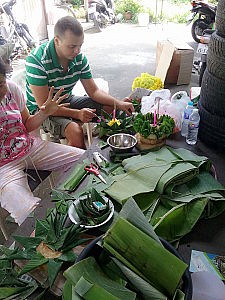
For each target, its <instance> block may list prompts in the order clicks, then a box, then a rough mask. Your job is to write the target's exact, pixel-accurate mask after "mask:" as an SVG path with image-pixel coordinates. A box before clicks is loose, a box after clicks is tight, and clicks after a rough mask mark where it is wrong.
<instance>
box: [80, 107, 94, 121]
mask: <svg viewBox="0 0 225 300" xmlns="http://www.w3.org/2000/svg"><path fill="white" fill-rule="evenodd" d="M95 112H96V109H91V108H82V109H81V110H80V111H79V113H78V116H79V119H80V120H81V121H82V122H83V123H88V122H91V120H92V119H93V118H94V117H96V116H97V115H96V114H95Z"/></svg>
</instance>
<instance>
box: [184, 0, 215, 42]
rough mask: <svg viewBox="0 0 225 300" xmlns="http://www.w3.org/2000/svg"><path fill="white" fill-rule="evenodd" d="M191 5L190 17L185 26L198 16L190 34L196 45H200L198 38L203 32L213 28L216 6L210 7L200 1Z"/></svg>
mask: <svg viewBox="0 0 225 300" xmlns="http://www.w3.org/2000/svg"><path fill="white" fill-rule="evenodd" d="M191 5H192V9H191V13H192V15H191V18H190V19H189V20H188V22H187V25H189V24H190V23H191V22H192V21H193V20H194V19H195V17H196V16H197V15H198V18H197V19H196V20H195V21H194V22H193V24H192V27H191V34H192V37H193V39H194V40H195V41H196V42H197V43H200V37H201V36H202V35H203V32H204V30H205V29H212V28H213V26H214V23H215V18H216V5H211V4H208V3H204V2H202V1H192V2H191Z"/></svg>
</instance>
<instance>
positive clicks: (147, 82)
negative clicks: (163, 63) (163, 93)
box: [132, 73, 163, 91]
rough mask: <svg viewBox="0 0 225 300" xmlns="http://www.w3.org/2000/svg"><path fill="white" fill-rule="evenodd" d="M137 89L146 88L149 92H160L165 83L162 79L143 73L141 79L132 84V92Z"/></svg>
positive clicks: (137, 78) (136, 79)
mask: <svg viewBox="0 0 225 300" xmlns="http://www.w3.org/2000/svg"><path fill="white" fill-rule="evenodd" d="M135 88H145V89H149V90H160V89H162V88H163V83H162V81H161V79H160V78H158V77H156V76H153V75H150V74H148V73H141V76H140V77H136V78H135V79H134V81H133V83H132V91H133V90H134V89H135Z"/></svg>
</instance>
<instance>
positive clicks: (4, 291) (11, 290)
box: [0, 287, 29, 300]
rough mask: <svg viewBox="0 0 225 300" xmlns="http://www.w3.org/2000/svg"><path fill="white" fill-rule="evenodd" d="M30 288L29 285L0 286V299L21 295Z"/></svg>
mask: <svg viewBox="0 0 225 300" xmlns="http://www.w3.org/2000/svg"><path fill="white" fill-rule="evenodd" d="M28 289H29V287H0V300H1V299H5V298H7V297H10V296H13V295H19V294H20V293H21V292H23V291H26V290H28Z"/></svg>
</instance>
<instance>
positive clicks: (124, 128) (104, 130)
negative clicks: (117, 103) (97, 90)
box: [97, 110, 133, 138]
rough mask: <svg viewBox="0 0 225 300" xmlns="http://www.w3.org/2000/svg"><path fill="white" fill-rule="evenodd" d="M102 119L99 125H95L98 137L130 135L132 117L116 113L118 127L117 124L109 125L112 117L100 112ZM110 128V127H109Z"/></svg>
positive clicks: (119, 112)
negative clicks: (118, 134)
mask: <svg viewBox="0 0 225 300" xmlns="http://www.w3.org/2000/svg"><path fill="white" fill-rule="evenodd" d="M101 113H102V117H101V120H100V123H98V124H97V127H98V128H99V129H100V131H99V137H100V138H102V137H104V136H107V135H112V134H115V133H120V132H123V133H132V132H133V116H127V115H126V113H125V112H121V111H116V116H115V117H116V119H117V120H118V121H119V123H120V125H118V124H117V122H115V123H113V125H111V123H109V122H110V121H111V120H112V115H111V114H108V113H107V112H105V111H104V110H102V112H101ZM109 124H110V125H111V126H110V125H109Z"/></svg>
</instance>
